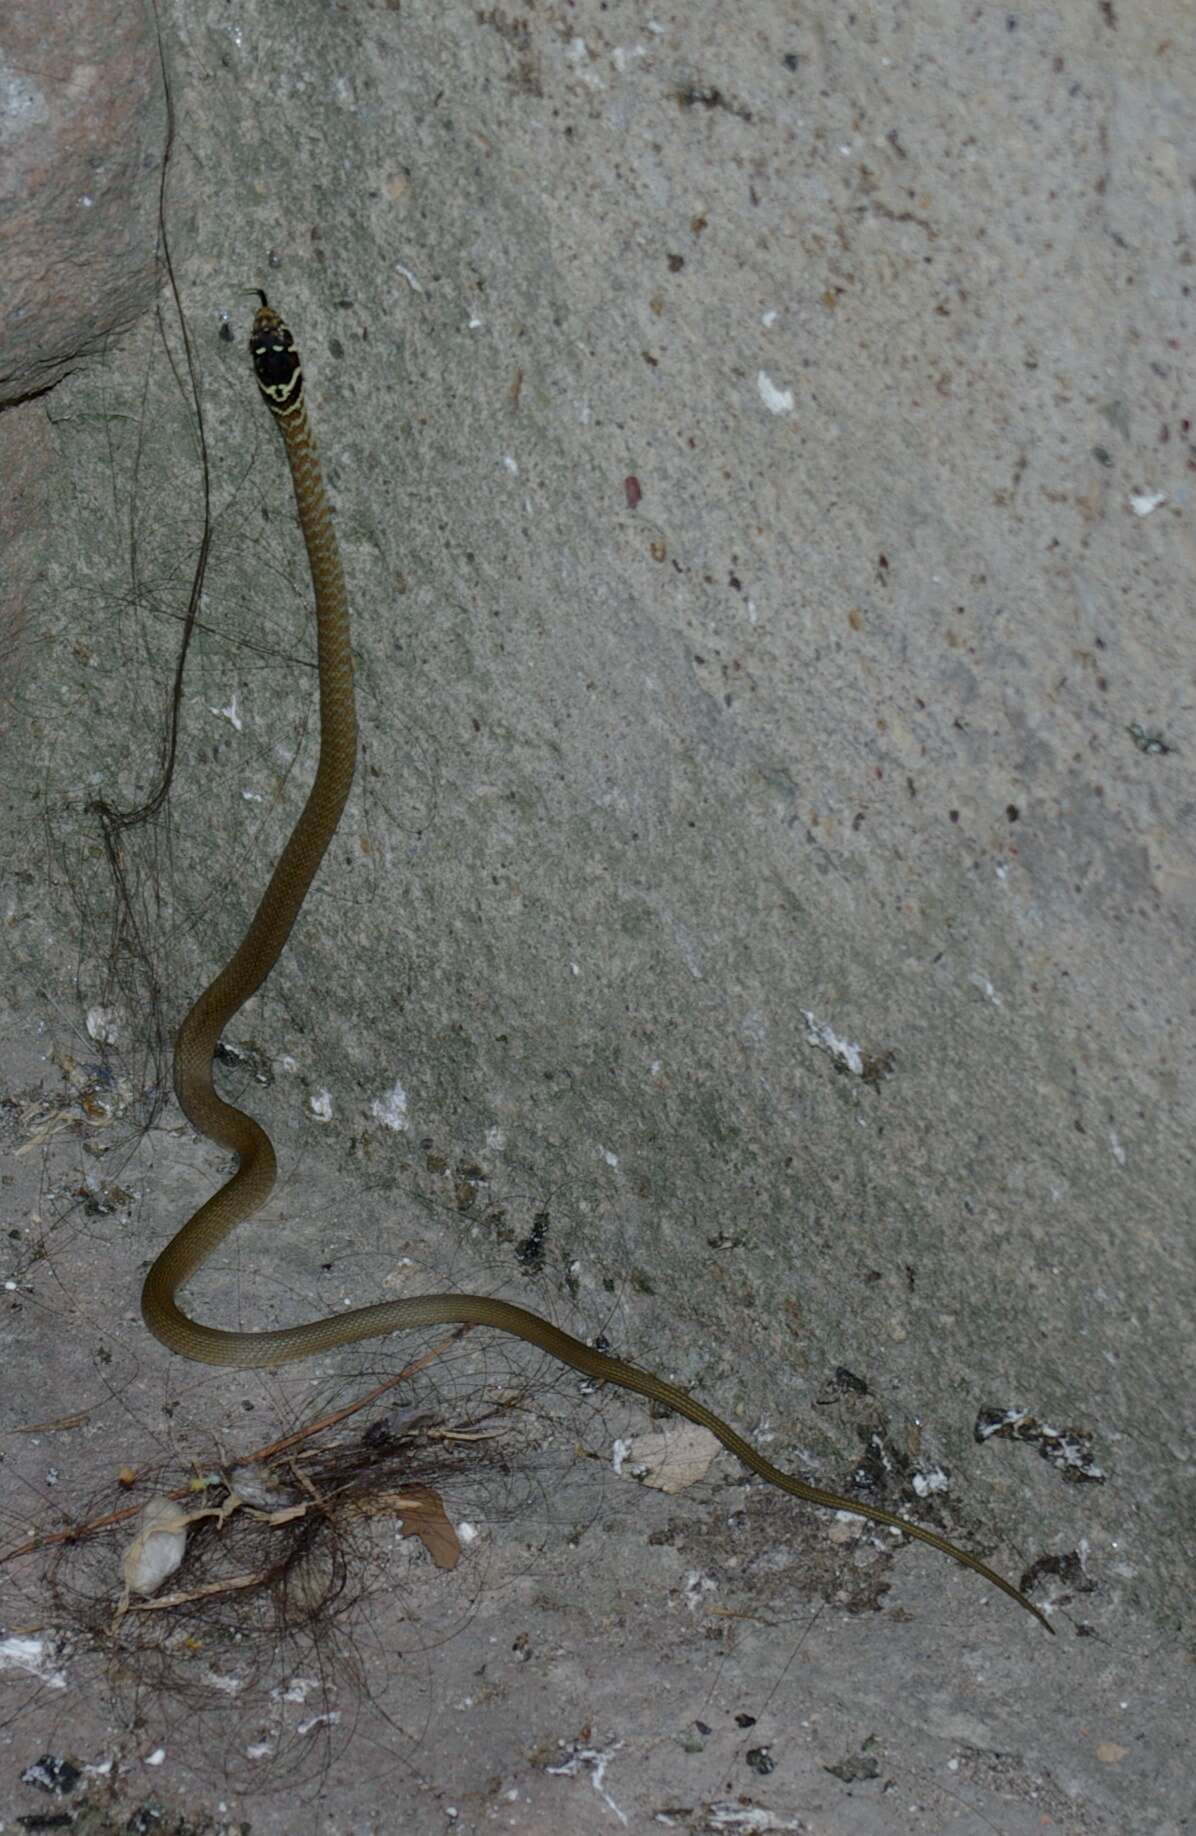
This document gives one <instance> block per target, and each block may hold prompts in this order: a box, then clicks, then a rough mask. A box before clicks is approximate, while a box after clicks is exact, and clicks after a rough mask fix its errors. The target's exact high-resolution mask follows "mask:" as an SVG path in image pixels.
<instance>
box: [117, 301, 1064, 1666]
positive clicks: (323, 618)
mask: <svg viewBox="0 0 1196 1836" xmlns="http://www.w3.org/2000/svg"><path fill="white" fill-rule="evenodd" d="M261 299H262V305H261V308H260V310H259V311H258V312H257V314H256V315H255V317H254V321H253V331H252V334H251V337H250V345H249V348H250V351H251V353H252V356H253V363H254V369H255V372H256V375H257V381H258V386H259V388H260V390H261V393H262V396H263V398H264V400H265V401H266V404H267V406H268V407H269V408H270V410H271V412H272V414H273V415H274V418H275V420H276V422H277V424H278V426H279V428H280V430H281V433H282V438H283V442H284V444H285V447H286V454H287V459H288V461H289V464H290V469H291V479H292V483H293V485H294V491H295V502H296V506H297V508H298V513H299V523H300V527H301V529H302V531H303V539H304V542H305V544H306V547H307V555H308V561H309V563H310V567H311V577H312V584H313V586H314V589H315V599H316V623H317V631H318V653H319V682H320V755H319V763H318V765H317V768H316V774H315V778H314V780H313V783H312V787H311V790H310V792H309V794H308V798H307V802H306V803H305V805H304V807H303V812H302V814H301V815H300V817H299V820H298V822H297V823H296V824H295V827H294V829H293V831H292V833H291V836H290V839H289V840H288V842H287V844H286V846H285V848H284V849H283V851H282V854H281V856H280V857H279V860H278V864H277V865H276V867H275V869H274V872H273V873H272V874H271V876H270V881H269V884H268V885H267V887H266V890H265V892H264V893H263V894H262V898H261V901H260V903H259V905H258V908H257V911H256V912H255V913H254V915H253V919H252V921H251V923H250V925H249V928H248V930H247V931H246V933H245V935H244V937H243V938H242V940H241V942H240V943H239V944H238V946H237V948H236V950H235V951H234V952H233V955H232V957H231V958H230V959H229V961H228V962H227V963H226V964H225V966H224V968H223V969H221V970H220V972H219V974H218V975H217V976H216V978H215V980H214V981H213V982H212V983H211V984H210V986H209V987H207V988H205V989H204V991H203V993H202V994H201V995H200V996H199V998H198V1000H197V1001H196V1002H195V1004H194V1006H193V1007H192V1008H191V1010H190V1012H189V1013H188V1014H187V1016H186V1018H185V1019H184V1021H183V1023H182V1025H181V1027H180V1028H179V1032H178V1037H177V1040H176V1042H175V1055H174V1082H175V1090H176V1092H177V1095H178V1099H179V1102H180V1104H181V1105H182V1108H183V1111H184V1113H185V1114H186V1116H187V1118H188V1120H189V1121H190V1122H192V1123H193V1125H194V1126H195V1127H196V1128H197V1129H198V1130H199V1131H200V1133H201V1134H203V1135H206V1136H207V1137H208V1139H209V1140H211V1141H215V1142H217V1143H218V1144H219V1145H220V1146H221V1147H223V1148H227V1149H229V1150H230V1151H231V1152H233V1153H235V1154H236V1156H237V1163H238V1164H237V1169H236V1171H235V1173H234V1174H233V1175H232V1177H231V1178H230V1179H229V1180H228V1181H227V1182H226V1183H225V1184H224V1185H223V1186H222V1187H221V1188H220V1190H219V1191H218V1192H216V1193H214V1194H213V1195H212V1197H211V1198H210V1199H208V1200H207V1202H206V1203H205V1204H203V1205H202V1206H201V1207H200V1209H199V1210H198V1211H197V1212H196V1213H195V1214H194V1216H193V1217H191V1218H190V1219H189V1220H188V1221H187V1223H186V1224H184V1226H183V1228H182V1229H181V1230H180V1231H179V1232H178V1234H177V1235H176V1236H175V1237H174V1238H173V1239H172V1240H171V1242H170V1243H168V1244H167V1246H166V1248H165V1249H164V1250H163V1251H162V1253H161V1255H160V1256H159V1257H158V1258H157V1260H156V1261H155V1263H154V1264H153V1267H152V1268H151V1269H150V1271H149V1274H148V1275H147V1277H146V1280H145V1286H144V1289H143V1291H142V1297H141V1309H142V1316H143V1318H144V1320H145V1323H146V1325H147V1326H148V1327H149V1330H150V1331H151V1332H152V1333H153V1335H154V1337H155V1338H157V1339H160V1340H161V1342H162V1344H163V1345H165V1346H167V1347H168V1348H169V1349H170V1350H171V1351H173V1352H177V1353H179V1355H180V1356H182V1357H184V1358H191V1359H195V1360H197V1361H198V1362H199V1363H201V1364H216V1365H232V1366H236V1367H237V1368H240V1369H253V1368H266V1369H273V1368H275V1367H277V1366H278V1365H281V1364H288V1363H290V1362H292V1361H293V1360H294V1359H297V1358H307V1357H310V1356H311V1355H312V1354H313V1353H315V1352H320V1351H326V1350H328V1349H329V1348H330V1347H332V1346H335V1345H349V1344H352V1343H354V1342H355V1341H357V1340H359V1339H372V1338H378V1337H381V1336H382V1335H383V1334H386V1333H392V1332H400V1331H403V1330H405V1329H407V1328H412V1327H426V1326H441V1325H470V1326H491V1327H494V1328H496V1329H497V1330H498V1331H499V1332H506V1333H513V1334H514V1335H515V1336H516V1337H517V1338H520V1339H525V1340H527V1341H528V1342H529V1343H530V1344H532V1345H535V1346H538V1347H539V1349H540V1350H541V1351H545V1352H548V1353H549V1354H550V1355H551V1356H552V1357H554V1358H557V1359H559V1360H560V1362H561V1363H563V1364H567V1365H571V1366H572V1367H573V1369H574V1370H578V1371H581V1372H583V1373H584V1374H585V1375H586V1376H587V1377H591V1378H594V1379H596V1380H598V1381H600V1382H604V1383H613V1384H616V1385H618V1386H619V1387H620V1388H622V1389H624V1390H632V1391H635V1392H637V1393H638V1394H639V1395H641V1396H646V1397H648V1398H649V1400H651V1401H653V1402H657V1403H663V1404H664V1405H665V1406H666V1407H667V1408H670V1409H673V1410H675V1411H676V1412H677V1414H678V1415H683V1416H685V1417H687V1418H688V1420H689V1421H691V1422H697V1423H699V1424H700V1425H701V1426H702V1427H703V1428H708V1429H709V1430H710V1432H711V1433H712V1434H713V1435H715V1436H716V1437H717V1438H718V1440H719V1441H721V1442H722V1444H723V1446H724V1447H726V1448H727V1449H728V1450H729V1451H730V1452H731V1453H733V1454H735V1455H736V1457H737V1458H738V1459H740V1460H742V1462H743V1464H744V1465H745V1466H747V1467H750V1468H751V1470H752V1471H753V1472H754V1473H757V1474H759V1476H760V1478H762V1479H765V1480H767V1481H768V1483H769V1484H770V1485H773V1486H776V1487H777V1488H778V1489H779V1490H781V1491H783V1492H788V1493H790V1494H791V1495H792V1496H793V1497H795V1498H800V1499H804V1500H805V1502H806V1503H807V1504H813V1505H821V1506H823V1507H825V1508H826V1509H828V1510H834V1511H849V1512H851V1513H852V1514H853V1515H854V1516H856V1517H864V1518H869V1519H870V1520H871V1521H872V1522H873V1523H877V1524H885V1525H887V1526H888V1527H889V1528H891V1529H894V1530H901V1531H903V1532H904V1533H905V1535H906V1536H911V1537H916V1538H917V1539H918V1540H919V1541H920V1542H923V1543H929V1544H930V1546H931V1548H933V1549H938V1550H940V1551H941V1552H942V1553H943V1554H944V1555H948V1556H951V1557H952V1558H953V1559H954V1560H955V1561H956V1562H959V1563H962V1565H963V1566H964V1567H965V1568H970V1569H973V1570H974V1571H975V1572H976V1573H977V1574H979V1575H983V1577H984V1578H985V1580H986V1581H989V1582H991V1583H992V1585H993V1586H994V1587H997V1588H1000V1590H1001V1592H1002V1593H1004V1594H1007V1595H1008V1596H1009V1598H1010V1599H1012V1600H1016V1601H1017V1603H1018V1605H1019V1606H1022V1607H1024V1608H1025V1609H1026V1611H1027V1612H1028V1613H1032V1614H1033V1615H1034V1617H1035V1618H1036V1619H1038V1620H1039V1621H1040V1622H1041V1623H1042V1624H1043V1625H1044V1626H1045V1627H1046V1629H1047V1631H1048V1632H1053V1631H1054V1627H1053V1626H1051V1624H1050V1622H1049V1621H1048V1620H1047V1619H1046V1618H1045V1616H1044V1615H1043V1614H1042V1613H1041V1612H1039V1610H1038V1608H1037V1607H1036V1606H1035V1605H1034V1604H1033V1603H1032V1602H1031V1601H1029V1600H1027V1598H1026V1597H1025V1595H1024V1594H1022V1593H1020V1592H1019V1591H1018V1589H1017V1588H1016V1587H1014V1586H1013V1584H1012V1582H1009V1581H1006V1580H1005V1579H1004V1577H1003V1576H1002V1575H999V1574H997V1573H996V1572H995V1570H993V1569H991V1568H989V1567H988V1566H987V1565H986V1564H985V1563H984V1562H982V1561H980V1559H979V1558H978V1557H977V1556H974V1555H970V1554H969V1553H968V1551H967V1550H965V1549H960V1548H958V1547H957V1546H956V1545H955V1544H954V1543H951V1542H949V1541H948V1540H947V1538H946V1537H943V1536H939V1535H938V1534H937V1533H936V1532H935V1531H933V1530H927V1529H924V1528H923V1527H922V1525H921V1524H915V1523H909V1522H907V1521H906V1519H905V1518H903V1517H899V1516H897V1514H896V1512H893V1511H886V1510H884V1509H882V1508H881V1507H880V1506H879V1505H872V1504H866V1503H863V1502H862V1501H860V1500H857V1499H853V1498H848V1497H845V1496H843V1495H841V1494H840V1493H838V1492H830V1491H826V1490H825V1489H824V1488H823V1487H821V1486H816V1485H808V1484H807V1483H806V1482H805V1480H803V1479H794V1478H792V1477H790V1475H789V1474H788V1473H784V1472H782V1471H781V1470H780V1468H779V1467H776V1466H773V1464H772V1463H771V1461H769V1460H766V1459H765V1458H764V1456H763V1455H762V1454H760V1453H758V1452H757V1451H756V1449H755V1448H754V1447H753V1446H752V1445H751V1443H750V1442H748V1441H746V1440H744V1438H743V1436H742V1435H739V1434H737V1433H736V1432H735V1430H734V1429H733V1428H731V1427H729V1426H728V1424H727V1423H726V1422H724V1421H723V1420H722V1419H721V1418H720V1417H719V1416H717V1415H715V1414H714V1412H713V1410H711V1409H708V1408H706V1406H705V1404H703V1403H700V1402H697V1401H696V1400H695V1399H694V1398H693V1397H692V1396H689V1395H687V1393H686V1392H685V1391H684V1390H681V1389H678V1387H677V1386H676V1385H675V1384H672V1383H667V1382H666V1381H665V1380H664V1379H663V1378H661V1377H656V1376H654V1375H653V1374H652V1373H651V1372H650V1371H643V1370H640V1369H639V1368H638V1366H636V1365H634V1364H629V1363H627V1362H626V1361H625V1360H624V1359H622V1358H614V1357H611V1356H610V1355H609V1354H607V1353H606V1352H600V1351H595V1350H594V1349H593V1347H592V1346H589V1345H586V1344H585V1343H584V1342H583V1341H582V1340H580V1339H575V1338H573V1336H572V1335H571V1334H570V1333H567V1332H562V1331H561V1329H560V1328H559V1327H557V1326H554V1325H552V1324H551V1323H550V1322H549V1321H548V1320H545V1319H542V1318H541V1317H540V1316H539V1314H535V1313H530V1312H528V1311H527V1309H526V1308H523V1307H517V1306H515V1305H514V1304H513V1303H511V1302H510V1301H504V1300H496V1299H492V1298H490V1297H488V1296H485V1295H475V1294H423V1295H418V1296H414V1297H412V1298H409V1299H405V1300H394V1301H383V1302H379V1303H378V1304H377V1305H375V1306H371V1307H358V1308H356V1309H354V1310H353V1311H351V1312H348V1313H338V1314H335V1315H333V1316H331V1317H330V1318H328V1319H323V1320H313V1321H310V1322H309V1323H308V1324H306V1325H302V1326H287V1327H284V1328H282V1329H281V1330H278V1331H273V1332H228V1331H224V1330H221V1329H220V1328H217V1327H215V1326H206V1325H202V1324H200V1322H198V1321H197V1320H192V1319H190V1318H189V1317H188V1316H187V1314H185V1313H184V1312H183V1310H182V1308H181V1307H180V1306H179V1304H178V1302H177V1300H176V1298H175V1296H176V1294H177V1293H178V1290H179V1289H180V1288H182V1287H183V1286H185V1284H186V1283H187V1282H188V1281H189V1280H190V1279H191V1277H192V1276H193V1275H194V1274H195V1272H196V1270H197V1269H198V1268H199V1267H200V1266H201V1265H202V1264H203V1263H204V1262H206V1261H207V1259H208V1257H209V1256H210V1255H211V1254H212V1253H213V1251H214V1250H215V1249H216V1248H217V1246H218V1245H219V1244H220V1243H222V1242H223V1241H224V1239H225V1237H227V1236H228V1234H229V1232H230V1231H232V1230H234V1229H235V1228H236V1226H237V1225H238V1224H240V1223H242V1222H243V1221H244V1220H245V1219H246V1218H249V1217H251V1216H252V1215H253V1214H254V1213H255V1212H256V1211H258V1210H259V1209H260V1208H261V1206H262V1205H263V1204H264V1203H265V1201H266V1199H267V1198H268V1196H269V1194H270V1191H271V1189H272V1187H273V1185H274V1180H275V1174H276V1171H277V1163H276V1161H275V1158H274V1149H273V1147H272V1146H271V1144H270V1139H269V1136H268V1135H267V1134H266V1132H265V1130H264V1129H263V1128H262V1127H261V1126H260V1124H259V1123H257V1122H255V1121H254V1119H253V1117H252V1116H249V1115H246V1113H245V1112H244V1111H243V1110H240V1109H237V1108H235V1107H234V1106H233V1105H232V1104H231V1103H226V1102H225V1101H224V1099H223V1098H222V1097H220V1096H219V1095H217V1092H216V1089H215V1086H214V1084H213V1080H212V1061H213V1057H214V1054H215V1051H216V1046H217V1043H218V1041H219V1039H220V1035H221V1033H222V1032H223V1030H224V1028H225V1027H226V1026H227V1025H228V1023H229V1021H230V1020H231V1019H232V1018H233V1016H234V1015H235V1014H236V1013H237V1012H238V1010H239V1009H240V1008H241V1007H243V1006H244V1004H245V1002H246V1001H248V1000H249V998H250V996H251V995H252V994H254V993H255V992H256V991H257V989H258V988H260V987H261V985H262V983H263V982H264V981H265V979H266V977H267V976H268V975H269V973H270V971H271V969H272V968H273V967H274V964H275V963H276V962H277V960H278V957H279V955H280V953H281V951H282V948H283V946H284V944H285V943H286V940H287V937H288V936H289V934H290V931H291V927H292V926H293V924H294V922H295V920H296V918H297V917H298V915H299V911H300V908H301V907H302V905H303V901H304V899H305V898H306V896H307V892H308V888H309V887H310V885H311V883H312V880H313V879H314V877H315V874H316V872H317V870H318V868H319V866H320V862H321V861H322V860H323V858H324V854H325V852H326V850H327V848H328V845H329V843H330V842H331V840H332V837H333V835H334V833H335V831H336V827H337V824H338V822H339V821H340V818H341V813H342V811H343V810H344V807H345V802H346V799H347V798H348V795H349V789H350V786H351V784H352V782H353V771H354V765H355V762H356V754H357V720H356V714H355V711H354V702H353V658H352V652H351V649H350V640H349V602H348V595H347V593H346V590H345V578H344V574H343V571H342V569H341V561H340V554H339V551H338V549H337V542H336V535H335V532H334V530H333V525H332V516H331V512H330V509H329V505H328V500H327V497H326V495H325V492H324V483H323V478H322V476H321V472H320V462H319V458H318V456H317V453H316V446H315V441H314V439H313V437H312V431H311V426H310V423H309V421H308V416H307V404H306V401H305V399H304V394H303V371H302V368H301V366H300V362H299V355H298V352H297V351H296V350H295V346H294V340H293V338H292V336H291V333H290V331H289V330H288V328H287V326H286V325H285V324H284V323H283V321H282V319H281V318H280V316H279V315H278V313H276V312H275V311H274V310H273V309H272V308H271V307H270V306H269V305H268V304H267V302H266V296H265V295H264V294H262V296H261Z"/></svg>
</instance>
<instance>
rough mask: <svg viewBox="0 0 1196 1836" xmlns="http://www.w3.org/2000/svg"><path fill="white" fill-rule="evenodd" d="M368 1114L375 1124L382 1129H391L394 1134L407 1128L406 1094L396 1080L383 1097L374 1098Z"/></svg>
mask: <svg viewBox="0 0 1196 1836" xmlns="http://www.w3.org/2000/svg"><path fill="white" fill-rule="evenodd" d="M370 1114H371V1115H372V1116H373V1118H374V1120H375V1122H381V1124H382V1126H383V1128H393V1129H394V1130H396V1132H397V1131H398V1130H399V1129H404V1128H406V1126H407V1092H406V1091H405V1090H404V1089H403V1086H402V1084H401V1083H400V1082H399V1080H398V1078H396V1079H395V1082H394V1088H393V1089H392V1090H389V1091H388V1092H387V1094H386V1095H385V1096H384V1097H375V1098H374V1101H373V1102H372V1103H371V1104H370Z"/></svg>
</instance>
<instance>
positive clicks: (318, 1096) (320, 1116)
mask: <svg viewBox="0 0 1196 1836" xmlns="http://www.w3.org/2000/svg"><path fill="white" fill-rule="evenodd" d="M307 1106H308V1108H309V1109H310V1110H311V1113H312V1115H313V1116H314V1117H315V1119H316V1121H317V1122H331V1120H332V1092H331V1091H330V1090H313V1091H312V1093H311V1095H310V1096H309V1097H308V1099H307Z"/></svg>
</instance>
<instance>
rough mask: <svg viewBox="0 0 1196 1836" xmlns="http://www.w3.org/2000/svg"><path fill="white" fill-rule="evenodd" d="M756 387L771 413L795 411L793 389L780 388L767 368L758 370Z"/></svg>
mask: <svg viewBox="0 0 1196 1836" xmlns="http://www.w3.org/2000/svg"><path fill="white" fill-rule="evenodd" d="M756 387H757V389H759V391H760V400H761V401H762V402H763V403H764V406H765V407H766V408H767V409H768V411H769V413H770V414H792V413H793V390H792V389H778V388H777V386H776V384H775V383H774V382H773V380H772V377H771V376H770V375H769V374H768V372H767V370H757V372H756Z"/></svg>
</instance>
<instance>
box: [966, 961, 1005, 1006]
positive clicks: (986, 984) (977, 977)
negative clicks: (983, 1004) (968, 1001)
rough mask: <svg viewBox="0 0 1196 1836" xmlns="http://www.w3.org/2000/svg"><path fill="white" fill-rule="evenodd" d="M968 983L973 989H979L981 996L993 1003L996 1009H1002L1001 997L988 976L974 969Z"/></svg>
mask: <svg viewBox="0 0 1196 1836" xmlns="http://www.w3.org/2000/svg"><path fill="white" fill-rule="evenodd" d="M968 981H969V982H970V983H971V984H972V987H973V988H978V989H979V990H980V992H981V994H982V995H984V996H985V998H986V999H987V1000H989V1001H991V1002H992V1004H993V1006H994V1007H1000V1005H1001V997H1000V995H999V994H998V993H997V991H996V989H995V988H994V987H993V985H992V983H991V982H990V981H989V979H988V977H987V976H986V975H981V973H980V971H979V970H978V969H973V971H972V973H971V975H970V976H969V977H968Z"/></svg>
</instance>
